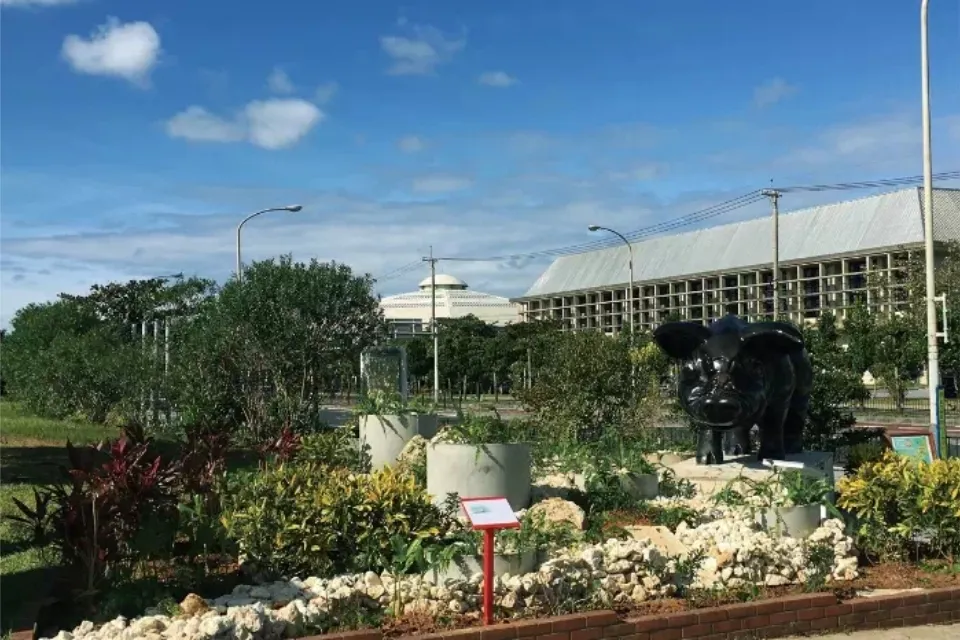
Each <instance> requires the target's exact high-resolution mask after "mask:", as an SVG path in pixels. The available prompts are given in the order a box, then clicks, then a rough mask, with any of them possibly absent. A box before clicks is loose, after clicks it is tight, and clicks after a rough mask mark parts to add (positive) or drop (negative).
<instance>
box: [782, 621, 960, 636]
mask: <svg viewBox="0 0 960 640" xmlns="http://www.w3.org/2000/svg"><path fill="white" fill-rule="evenodd" d="M798 637H799V636H798ZM806 637H807V638H808V639H809V638H810V636H806ZM816 637H817V638H820V639H821V640H956V639H957V638H960V624H951V625H945V626H927V627H906V628H903V629H884V630H883V631H855V632H853V633H831V634H830V635H827V636H816Z"/></svg>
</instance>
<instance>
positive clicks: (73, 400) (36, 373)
mask: <svg viewBox="0 0 960 640" xmlns="http://www.w3.org/2000/svg"><path fill="white" fill-rule="evenodd" d="M11 324H12V326H13V331H12V332H11V333H10V335H9V336H7V337H6V339H5V340H4V343H3V377H4V380H5V382H6V384H7V388H8V391H9V392H10V394H11V395H13V396H15V397H16V398H18V399H19V400H20V401H21V402H23V404H25V405H26V406H27V407H28V408H29V409H30V410H31V411H33V412H34V413H36V414H39V415H43V416H48V417H56V418H63V417H77V418H81V419H85V420H90V421H94V422H103V421H104V420H105V419H106V417H107V415H108V414H109V413H110V412H111V410H113V409H114V408H115V407H117V406H118V405H120V404H121V403H123V402H124V401H125V400H129V399H131V398H133V397H135V396H136V395H137V394H138V392H139V388H140V381H141V380H142V379H144V377H145V370H144V368H143V366H142V361H141V352H140V349H139V347H136V346H134V345H133V344H132V343H131V342H130V338H129V336H130V330H129V328H127V329H126V330H124V329H123V328H122V327H120V326H118V325H111V324H109V323H107V322H105V321H104V320H102V319H100V318H99V317H98V316H97V315H96V313H95V310H94V308H93V307H92V305H90V304H86V303H84V302H82V301H66V300H60V301H57V302H51V303H46V304H31V305H28V306H26V307H24V308H22V309H20V310H19V311H18V312H17V313H16V315H15V316H14V318H13V321H12V322H11Z"/></svg>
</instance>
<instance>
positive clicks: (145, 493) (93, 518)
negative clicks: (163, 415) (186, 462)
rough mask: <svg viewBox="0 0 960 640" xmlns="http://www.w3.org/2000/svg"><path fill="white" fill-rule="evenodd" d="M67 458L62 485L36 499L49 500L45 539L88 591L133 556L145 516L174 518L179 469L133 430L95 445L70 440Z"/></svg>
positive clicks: (163, 519) (128, 561)
mask: <svg viewBox="0 0 960 640" xmlns="http://www.w3.org/2000/svg"><path fill="white" fill-rule="evenodd" d="M67 457H68V460H69V466H67V467H64V468H63V469H62V470H63V474H64V480H65V482H64V484H60V485H54V486H51V487H48V488H47V489H46V490H45V491H44V492H43V498H42V499H43V500H45V501H46V502H47V503H52V504H53V505H55V507H54V508H53V510H52V511H51V513H50V523H51V527H50V532H49V536H50V540H49V541H50V542H52V543H53V544H54V545H56V547H57V548H58V550H59V552H60V553H61V557H62V559H63V562H64V564H65V566H66V567H67V568H68V569H69V570H71V571H70V575H72V576H73V577H74V578H75V579H76V580H77V582H78V583H79V584H78V585H77V586H79V587H80V588H81V589H82V591H83V592H85V593H87V594H92V593H93V592H95V591H96V590H97V588H98V587H99V583H100V581H101V580H102V579H104V578H107V577H110V576H112V575H116V574H117V572H119V571H121V570H123V569H125V568H127V567H125V565H129V563H130V561H131V560H132V558H133V557H134V555H135V554H134V553H133V552H132V550H131V546H132V545H133V544H134V542H135V541H136V540H137V539H139V538H142V537H143V533H144V525H145V523H146V522H147V521H148V520H149V521H151V522H164V521H166V522H175V521H176V510H177V492H176V489H177V485H178V476H179V473H180V470H179V466H178V465H177V464H175V463H174V464H171V463H166V462H164V461H163V460H161V458H160V456H158V455H157V454H155V453H152V452H151V451H150V442H149V440H147V439H146V438H144V437H143V434H142V431H138V430H137V429H128V430H126V432H125V434H124V436H123V437H122V438H120V439H119V440H116V441H114V442H111V443H101V444H99V445H95V446H84V447H75V446H73V444H72V443H70V442H69V441H68V442H67ZM39 500H40V499H39V498H38V501H39ZM168 528H169V527H168ZM174 531H175V527H174V528H171V532H170V533H169V534H164V535H163V536H161V537H168V536H170V535H172V534H173V532H174ZM170 542H172V540H170ZM165 544H166V543H165V542H161V543H160V545H161V546H163V545H165Z"/></svg>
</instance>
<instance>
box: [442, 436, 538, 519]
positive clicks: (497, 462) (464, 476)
mask: <svg viewBox="0 0 960 640" xmlns="http://www.w3.org/2000/svg"><path fill="white" fill-rule="evenodd" d="M531 466H532V463H531V458H530V445H529V444H526V443H514V444H484V445H471V444H453V443H449V442H435V443H433V442H432V443H430V444H429V445H428V446H427V493H429V494H430V495H431V496H433V500H434V502H436V503H437V504H441V503H442V502H443V501H444V500H446V498H447V494H450V493H456V494H457V495H459V496H460V497H461V498H492V497H500V496H502V497H504V498H506V499H507V501H508V502H509V503H510V506H511V507H513V510H514V511H519V510H520V509H525V508H527V506H529V504H530V472H531Z"/></svg>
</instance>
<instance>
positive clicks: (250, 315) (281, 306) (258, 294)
mask: <svg viewBox="0 0 960 640" xmlns="http://www.w3.org/2000/svg"><path fill="white" fill-rule="evenodd" d="M372 287H373V280H372V279H371V278H369V277H368V276H357V275H354V274H353V272H352V271H351V270H350V268H349V267H347V266H345V265H339V264H334V263H330V264H326V263H320V262H317V261H316V260H313V261H311V262H310V263H309V264H304V263H294V262H293V261H292V259H291V258H289V257H283V258H281V259H280V260H279V261H273V260H268V261H264V262H256V263H254V264H252V265H251V266H249V267H248V268H247V269H246V270H245V271H244V280H243V283H242V284H241V283H239V282H237V281H236V280H233V281H230V282H228V283H227V284H226V285H225V286H224V287H223V289H222V290H221V291H220V292H219V294H218V295H217V296H216V297H215V298H212V299H210V300H209V301H207V302H206V303H205V304H203V305H201V306H200V308H199V309H198V310H197V313H196V314H195V315H194V316H193V317H192V318H191V320H190V321H189V322H185V323H183V326H181V327H180V330H179V331H178V332H177V333H178V339H177V343H176V346H175V351H174V353H173V356H172V362H173V365H172V367H171V375H170V385H169V387H170V388H169V393H170V396H171V399H172V400H173V401H174V403H175V405H176V406H177V407H178V409H179V411H180V412H181V414H182V416H183V418H184V421H185V423H186V424H187V425H190V424H218V425H221V426H222V428H224V429H227V430H230V431H232V432H234V433H236V434H237V435H238V437H239V439H240V440H243V439H249V440H254V441H259V440H261V439H263V438H264V437H266V436H267V435H270V434H275V433H277V432H278V431H280V430H281V429H283V428H284V427H290V428H292V429H294V430H309V429H311V428H317V427H318V426H319V423H320V409H321V399H322V394H323V393H324V391H326V390H329V389H331V388H334V387H336V386H337V385H338V384H341V383H342V382H343V381H345V380H347V379H350V378H351V377H352V376H355V375H356V374H357V373H358V372H359V362H360V354H361V353H362V351H363V350H364V349H365V348H367V347H369V346H371V345H373V344H374V343H375V342H376V341H377V340H378V339H380V337H382V335H383V330H384V324H383V318H382V314H381V312H380V308H379V303H378V301H377V298H376V296H375V295H374V294H373V292H372Z"/></svg>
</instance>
